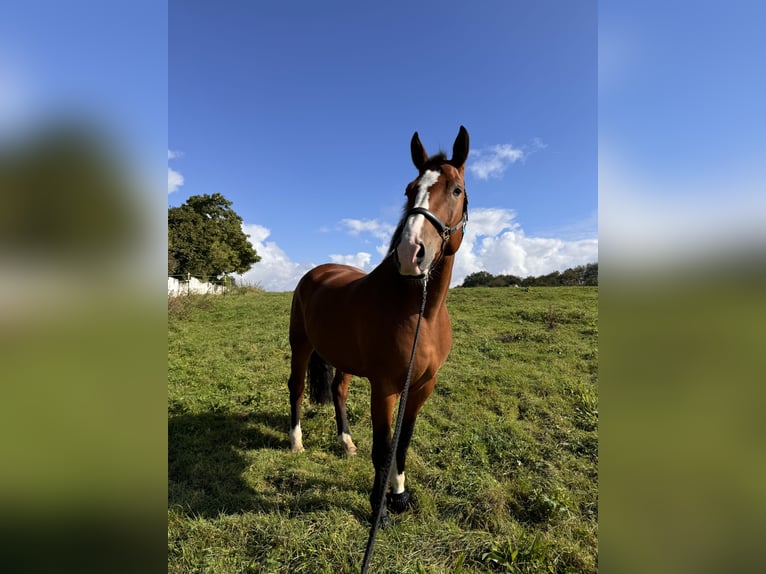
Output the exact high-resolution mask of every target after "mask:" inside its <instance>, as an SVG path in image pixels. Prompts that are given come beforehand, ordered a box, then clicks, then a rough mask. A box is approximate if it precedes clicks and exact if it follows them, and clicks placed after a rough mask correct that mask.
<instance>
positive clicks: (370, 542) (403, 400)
mask: <svg viewBox="0 0 766 574" xmlns="http://www.w3.org/2000/svg"><path fill="white" fill-rule="evenodd" d="M427 283H428V280H427V278H425V277H424V278H423V300H422V302H421V303H420V314H419V315H418V324H417V327H415V338H414V340H413V341H412V353H411V354H410V365H409V367H408V368H407V379H406V380H405V381H404V389H402V394H401V396H400V397H399V412H398V413H397V415H396V428H395V429H394V438H393V440H392V441H391V448H390V450H389V451H388V459H387V460H386V472H385V474H384V475H383V476H385V477H386V478H385V482H383V483H382V484H381V485H380V500H378V510H377V511H376V512H375V517H374V518H373V521H372V528H371V529H370V537H369V538H368V539H367V549H366V550H365V551H364V562H363V563H362V574H366V573H367V568H369V566H370V560H371V559H372V550H373V548H374V547H375V536H376V535H377V534H378V528H379V527H380V517H381V515H382V513H383V505H384V504H385V503H386V490H387V488H388V482H389V480H390V477H391V471H392V470H393V464H394V459H395V458H396V445H397V444H398V443H399V435H400V434H401V433H402V422H403V421H404V407H405V405H406V404H407V394H408V393H409V390H410V381H411V379H412V366H413V365H414V363H415V349H417V346H418V336H419V335H420V321H421V319H423V312H424V311H425V308H426V285H427Z"/></svg>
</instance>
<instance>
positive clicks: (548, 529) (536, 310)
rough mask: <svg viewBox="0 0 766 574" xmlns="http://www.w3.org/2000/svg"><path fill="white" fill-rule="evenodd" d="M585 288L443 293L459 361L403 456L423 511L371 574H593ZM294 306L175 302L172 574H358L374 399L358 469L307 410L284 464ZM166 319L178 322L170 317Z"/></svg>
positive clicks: (254, 299)
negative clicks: (301, 448) (300, 440)
mask: <svg viewBox="0 0 766 574" xmlns="http://www.w3.org/2000/svg"><path fill="white" fill-rule="evenodd" d="M597 297H598V291H597V288H587V287H585V288H584V287H573V288H568V287H556V288H532V289H530V290H529V291H528V292H524V291H522V290H519V289H512V288H504V289H491V288H473V289H454V290H452V291H451V292H450V295H449V297H448V301H447V304H448V307H449V309H450V314H451V317H452V327H453V334H454V345H453V350H452V353H451V355H450V358H449V359H448V361H447V363H446V364H445V365H444V367H443V368H442V370H441V371H440V374H439V381H438V383H437V386H436V389H435V391H434V393H433V395H432V396H431V398H430V399H429V401H428V402H427V403H426V404H425V406H424V407H423V410H422V411H421V414H420V417H419V418H418V422H417V425H416V427H415V434H414V437H413V441H412V446H411V448H410V451H409V455H408V463H407V479H408V488H410V490H411V492H412V494H413V496H414V497H415V499H416V501H417V508H416V509H414V510H412V511H410V512H408V513H405V514H403V515H400V516H399V517H397V518H396V520H395V523H394V525H393V526H391V527H389V528H387V529H385V530H383V531H381V532H380V533H379V535H378V538H377V543H376V547H375V554H374V556H373V563H372V568H371V572H426V573H428V572H434V573H435V572H553V573H566V572H578V573H583V572H584V573H590V572H596V570H597V516H598V512H597V468H598V438H597V426H598V391H597V363H598V326H597V324H598V323H597ZM290 300H291V294H289V293H267V292H258V291H256V290H253V291H248V292H243V293H238V294H236V295H227V296H222V297H221V296H191V297H181V298H178V299H177V300H176V301H175V302H173V303H169V311H168V313H169V321H168V329H169V334H168V347H169V372H168V385H169V387H168V411H169V420H168V449H169V453H168V456H169V461H168V472H169V477H168V571H169V572H177V573H181V572H184V573H188V572H205V573H208V572H210V573H215V572H220V573H223V572H226V573H228V572H285V573H287V572H290V573H292V572H318V573H322V572H327V573H333V574H334V573H344V572H358V571H359V569H360V566H361V562H362V557H363V554H364V548H365V544H366V542H367V536H368V533H369V515H370V507H369V501H368V496H369V492H370V489H371V487H372V478H373V470H372V463H371V461H370V448H371V441H372V437H371V425H370V417H369V413H368V411H369V385H368V384H367V382H366V381H365V380H363V379H357V378H355V379H354V380H353V381H352V385H351V391H350V394H349V403H348V415H349V422H350V425H351V433H352V436H353V437H354V440H355V442H356V444H357V446H358V447H359V455H358V456H356V457H345V456H344V455H343V453H342V450H341V447H340V445H339V444H338V443H337V442H336V429H335V422H334V416H333V411H332V405H323V406H313V405H309V404H308V402H307V401H304V419H303V422H302V427H303V436H304V445H305V447H306V452H305V453H302V454H300V455H293V454H291V453H290V452H289V441H288V437H287V431H288V427H289V405H288V392H287V377H288V371H289V357H290V349H289V345H288V338H287V336H288V333H287V331H288V321H289V309H290ZM171 305H172V307H171Z"/></svg>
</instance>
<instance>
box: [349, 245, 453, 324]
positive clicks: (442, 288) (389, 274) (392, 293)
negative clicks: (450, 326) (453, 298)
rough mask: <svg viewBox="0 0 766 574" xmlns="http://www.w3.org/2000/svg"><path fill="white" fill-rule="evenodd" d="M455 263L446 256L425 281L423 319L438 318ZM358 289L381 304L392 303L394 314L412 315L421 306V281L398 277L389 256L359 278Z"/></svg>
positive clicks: (394, 265) (450, 256)
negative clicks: (426, 281)
mask: <svg viewBox="0 0 766 574" xmlns="http://www.w3.org/2000/svg"><path fill="white" fill-rule="evenodd" d="M454 264H455V256H454V255H448V256H445V257H444V258H443V259H442V260H441V262H440V263H439V266H438V268H437V269H435V270H434V272H433V273H432V275H431V278H429V280H428V291H427V296H426V308H425V311H424V315H425V317H426V319H430V318H432V317H435V316H437V314H438V313H439V311H440V309H441V308H442V307H443V306H444V302H445V301H446V299H447V291H448V290H449V284H450V281H452V267H453V265H454ZM359 287H360V288H362V289H363V290H365V291H367V292H368V293H369V294H370V295H371V296H372V297H374V298H378V299H379V300H380V302H381V304H383V301H387V302H390V301H394V302H395V307H394V309H395V311H393V312H395V313H400V314H402V315H406V316H411V315H412V313H413V312H415V313H417V312H418V310H419V309H420V305H421V303H422V299H421V296H422V293H423V288H422V283H421V282H420V281H416V280H412V279H406V278H403V277H402V276H401V275H399V272H398V270H397V269H396V264H395V263H394V261H393V259H392V258H390V257H388V258H386V259H384V260H383V261H382V262H381V263H380V265H378V266H377V267H376V268H375V269H373V270H372V271H371V272H370V274H369V275H367V276H366V277H365V278H364V279H362V280H361V281H360V283H359Z"/></svg>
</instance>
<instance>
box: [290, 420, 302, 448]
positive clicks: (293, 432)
mask: <svg viewBox="0 0 766 574" xmlns="http://www.w3.org/2000/svg"><path fill="white" fill-rule="evenodd" d="M290 448H291V449H292V451H293V452H302V451H303V432H301V423H298V424H297V425H295V426H294V427H293V428H291V429H290Z"/></svg>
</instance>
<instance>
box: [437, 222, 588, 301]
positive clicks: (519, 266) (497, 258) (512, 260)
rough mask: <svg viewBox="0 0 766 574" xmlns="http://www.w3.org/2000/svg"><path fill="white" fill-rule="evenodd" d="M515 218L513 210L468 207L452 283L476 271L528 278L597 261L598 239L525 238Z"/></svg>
mask: <svg viewBox="0 0 766 574" xmlns="http://www.w3.org/2000/svg"><path fill="white" fill-rule="evenodd" d="M515 218H516V213H515V212H513V211H511V210H508V209H498V208H476V209H473V210H471V212H470V219H469V222H468V228H467V230H466V236H465V239H463V244H462V246H461V247H460V251H458V253H457V256H456V257H455V267H454V269H453V272H452V285H453V286H455V285H460V284H461V283H462V282H463V279H465V277H466V275H469V274H471V273H476V272H477V271H488V272H490V273H492V274H493V275H501V274H502V275H517V276H519V277H527V276H529V275H536V276H537V275H545V274H547V273H551V272H553V271H563V270H565V269H567V268H569V267H576V266H577V265H584V264H586V263H593V262H595V261H598V239H596V238H591V239H580V240H577V241H566V240H563V239H557V238H548V237H528V236H527V235H526V234H525V233H524V230H523V229H522V228H521V226H520V225H519V224H518V223H517V222H516V221H514V220H515Z"/></svg>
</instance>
